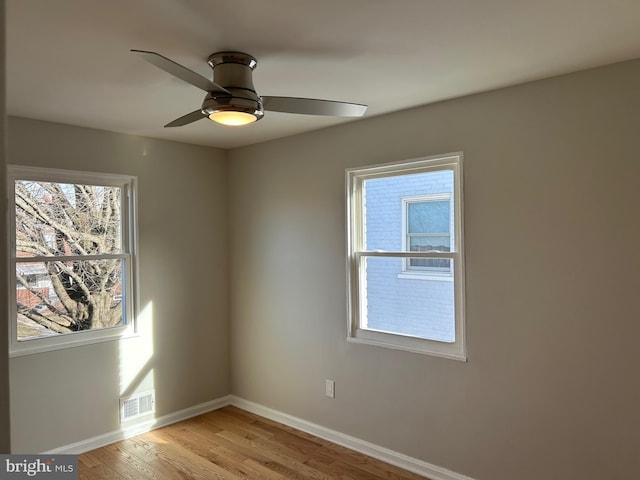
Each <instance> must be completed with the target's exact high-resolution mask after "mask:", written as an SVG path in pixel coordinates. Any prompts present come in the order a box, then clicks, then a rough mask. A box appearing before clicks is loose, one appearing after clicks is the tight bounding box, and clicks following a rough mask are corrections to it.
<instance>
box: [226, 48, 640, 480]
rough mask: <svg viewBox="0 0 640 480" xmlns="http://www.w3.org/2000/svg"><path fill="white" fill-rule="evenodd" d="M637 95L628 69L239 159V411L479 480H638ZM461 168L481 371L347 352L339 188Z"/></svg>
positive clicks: (348, 129)
mask: <svg viewBox="0 0 640 480" xmlns="http://www.w3.org/2000/svg"><path fill="white" fill-rule="evenodd" d="M638 85H640V61H635V62H628V63H623V64H618V65H614V66H610V67H606V68H601V69H597V70H592V71H587V72H582V73H577V74H573V75H567V76H563V77H558V78H554V79H550V80H546V81H540V82H535V83H531V84H527V85H522V86H518V87H514V88H508V89H503V90H499V91H494V92H489V93H484V94H479V95H474V96H470V97H466V98H461V99H457V100H452V101H448V102H443V103H440V104H435V105H431V106H427V107H424V108H417V109H413V110H409V111H404V112H400V113H397V114H392V115H385V116H380V117H373V118H370V119H365V120H362V121H359V122H353V123H350V124H347V125H343V126H340V127H337V128H331V129H326V130H323V131H318V132H314V133H309V134H306V135H300V136H296V137H291V138H287V139H283V140H278V141H274V142H271V143H267V144H261V145H256V146H252V147H246V148H241V149H237V150H233V151H231V152H230V154H229V168H230V183H229V191H230V219H231V231H230V238H231V239H232V242H231V256H230V265H231V269H230V271H231V277H230V278H231V284H230V291H231V368H232V370H231V371H232V373H231V378H232V383H231V389H232V392H233V393H234V394H236V395H239V396H240V397H243V398H245V399H248V400H252V401H254V402H258V403H260V404H263V405H266V406H269V407H272V408H275V409H277V410H280V411H283V412H286V413H289V414H291V415H294V416H297V417H301V418H303V419H306V420H308V421H311V422H315V423H318V424H321V425H324V426H326V427H329V428H332V429H335V430H339V431H341V432H344V433H347V434H349V435H353V436H355V437H359V438H362V439H364V440H367V441H369V442H373V443H374V444H378V445H381V446H384V447H388V448H390V449H393V450H396V451H399V452H402V453H404V454H406V455H409V456H412V457H415V458H418V459H422V460H424V461H427V462H430V463H433V464H436V465H440V466H443V467H446V468H449V469H451V470H453V471H456V472H459V473H462V474H466V475H469V476H471V477H474V478H476V479H478V480H513V479H518V480H534V479H535V480H538V479H540V478H553V479H569V478H572V479H574V478H576V479H577V478H580V479H581V480H600V479H602V478H625V479H626V478H640V463H639V462H638V445H640V429H638V425H640V409H639V408H638V406H639V405H640V380H639V378H640V377H639V376H638V374H637V367H638V365H640V348H638V338H640V322H639V321H638V320H639V319H640V303H639V302H638V291H639V288H638V287H640V281H639V278H640V277H639V275H638V272H639V271H640V249H639V248H638V246H639V245H640V224H639V222H638V218H637V217H638V213H637V212H638V210H639V207H640V201H639V200H638V192H640V134H639V133H638V132H639V131H640V89H638ZM265 121H268V120H265ZM459 150H462V151H463V152H464V155H465V160H464V161H465V165H464V168H465V178H464V182H465V185H464V195H465V235H466V237H465V241H466V280H467V282H466V292H467V299H466V307H467V332H468V336H467V339H468V353H469V362H468V363H466V364H465V363H461V362H457V361H452V360H445V359H440V358H434V357H429V356H421V355H417V354H411V353H405V352H401V351H396V350H387V349H383V348H380V347H373V346H366V345H360V344H350V343H347V342H346V303H345V292H346V285H345V276H346V275H345V258H344V257H345V229H344V225H345V220H344V217H345V213H344V211H345V198H344V197H345V195H344V169H345V168H347V167H353V166H359V165H369V164H375V163H382V162H391V161H398V160H404V159H409V158H415V157H420V156H426V155H434V154H440V153H447V152H453V151H459ZM325 379H335V381H336V398H335V399H328V398H325V397H324V380H325Z"/></svg>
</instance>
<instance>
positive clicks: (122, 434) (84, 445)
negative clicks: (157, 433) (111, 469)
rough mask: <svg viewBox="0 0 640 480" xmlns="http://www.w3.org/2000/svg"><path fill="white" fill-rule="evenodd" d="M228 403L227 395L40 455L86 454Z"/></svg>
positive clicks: (229, 400) (229, 399)
mask: <svg viewBox="0 0 640 480" xmlns="http://www.w3.org/2000/svg"><path fill="white" fill-rule="evenodd" d="M230 403H231V396H230V395H227V396H225V397H222V398H218V399H215V400H211V401H209V402H204V403H200V404H198V405H194V406H193V407H189V408H185V409H183V410H178V411H177V412H173V413H169V414H167V415H163V416H161V417H156V418H152V419H151V420H148V421H141V422H137V423H135V424H133V425H131V426H123V427H122V428H121V429H120V430H115V431H113V432H109V433H104V434H102V435H97V436H95V437H91V438H88V439H86V440H82V441H80V442H76V443H72V444H70V445H65V446H62V447H58V448H54V449H53V450H49V451H46V452H42V453H43V454H79V453H84V452H88V451H89V450H94V449H96V448H100V447H104V446H105V445H109V444H111V443H114V442H117V441H119V440H124V439H125V438H129V437H133V436H135V435H140V434H142V433H147V432H150V431H151V430H155V429H156V428H162V427H166V426H167V425H171V424H172V423H176V422H181V421H182V420H186V419H188V418H191V417H195V416H197V415H202V414H203V413H207V412H211V411H213V410H217V409H219V408H222V407H226V406H227V405H229V404H230Z"/></svg>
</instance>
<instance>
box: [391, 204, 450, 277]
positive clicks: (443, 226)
mask: <svg viewBox="0 0 640 480" xmlns="http://www.w3.org/2000/svg"><path fill="white" fill-rule="evenodd" d="M451 207H452V203H451V195H450V194H449V193H443V194H434V195H426V196H420V197H409V198H403V199H402V212H403V215H402V218H403V219H404V226H403V229H402V231H403V233H404V242H405V243H404V250H406V251H408V252H450V251H451V231H452V225H451V221H452V219H453V216H452V215H451ZM405 272H415V273H431V274H444V275H447V276H449V275H451V261H450V260H449V259H448V258H407V259H406V260H405Z"/></svg>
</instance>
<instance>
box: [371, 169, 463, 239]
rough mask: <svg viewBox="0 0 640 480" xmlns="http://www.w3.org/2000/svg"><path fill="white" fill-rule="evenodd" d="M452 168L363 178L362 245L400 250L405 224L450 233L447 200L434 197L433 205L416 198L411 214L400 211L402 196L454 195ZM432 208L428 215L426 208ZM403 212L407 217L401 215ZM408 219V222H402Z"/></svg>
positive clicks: (412, 227) (435, 231)
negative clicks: (423, 204)
mask: <svg viewBox="0 0 640 480" xmlns="http://www.w3.org/2000/svg"><path fill="white" fill-rule="evenodd" d="M453 188H454V184H453V171H452V170H437V171H433V172H426V173H412V174H407V175H393V176H388V177H382V178H373V179H366V180H364V181H363V187H362V191H363V207H364V208H363V212H364V217H363V219H362V221H363V222H364V225H363V227H364V228H363V231H364V248H365V250H386V251H402V250H404V249H405V248H406V247H405V242H406V238H405V235H406V233H407V231H406V230H407V227H409V228H411V231H412V232H416V233H425V232H426V233H450V232H451V231H452V227H451V226H450V225H451V223H450V222H449V221H448V220H450V218H449V217H450V213H449V210H450V209H449V208H448V207H447V206H446V205H448V204H449V203H448V200H442V201H440V200H439V199H434V200H433V201H430V202H424V203H425V204H427V203H430V204H433V205H426V206H420V204H419V203H417V202H416V204H415V205H416V206H415V207H412V208H415V209H414V210H412V212H411V213H410V215H406V213H404V212H403V208H404V207H403V203H402V199H403V198H405V197H419V196H427V195H444V196H450V198H452V199H453ZM428 209H431V211H435V216H434V218H432V219H429V218H428V216H426V213H427V210H428ZM403 216H406V217H409V218H406V217H405V218H403ZM405 222H406V223H409V226H407V225H403V224H404V223H405Z"/></svg>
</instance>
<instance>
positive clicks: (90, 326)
mask: <svg viewBox="0 0 640 480" xmlns="http://www.w3.org/2000/svg"><path fill="white" fill-rule="evenodd" d="M123 274H124V260H123V259H103V260H85V261H64V262H63V261H51V262H18V263H16V299H17V307H18V328H17V333H18V340H20V341H22V340H29V339H33V338H38V337H43V336H52V335H60V334H65V333H73V332H78V331H84V330H95V329H100V328H108V327H116V326H120V325H123V324H124V323H125V320H124V316H123V311H124V309H123V307H124V305H123V302H122V298H123V296H122V293H123V289H124V280H123V279H124V276H123Z"/></svg>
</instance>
